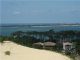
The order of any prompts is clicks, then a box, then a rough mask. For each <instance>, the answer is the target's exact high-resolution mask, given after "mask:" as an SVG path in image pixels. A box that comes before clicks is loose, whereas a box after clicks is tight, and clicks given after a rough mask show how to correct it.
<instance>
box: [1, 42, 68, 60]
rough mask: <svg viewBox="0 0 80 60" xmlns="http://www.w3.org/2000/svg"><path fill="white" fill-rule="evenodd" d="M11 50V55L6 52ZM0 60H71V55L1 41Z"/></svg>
mask: <svg viewBox="0 0 80 60" xmlns="http://www.w3.org/2000/svg"><path fill="white" fill-rule="evenodd" d="M6 51H10V55H5V53H4V52H6ZM0 60H70V58H69V57H67V56H65V55H62V54H59V53H56V52H52V51H47V50H40V49H34V48H29V47H25V46H21V45H18V44H16V43H13V42H11V41H5V42H4V43H3V44H1V43H0Z"/></svg>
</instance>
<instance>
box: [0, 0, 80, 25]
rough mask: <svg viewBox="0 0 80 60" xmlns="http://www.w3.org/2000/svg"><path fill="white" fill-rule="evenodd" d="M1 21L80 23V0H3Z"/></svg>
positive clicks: (3, 22) (0, 12) (0, 3)
mask: <svg viewBox="0 0 80 60" xmlns="http://www.w3.org/2000/svg"><path fill="white" fill-rule="evenodd" d="M0 5H1V6H0V8H1V9H0V18H1V19H0V23H2V24H5V23H10V24H11V23H80V0H2V1H0Z"/></svg>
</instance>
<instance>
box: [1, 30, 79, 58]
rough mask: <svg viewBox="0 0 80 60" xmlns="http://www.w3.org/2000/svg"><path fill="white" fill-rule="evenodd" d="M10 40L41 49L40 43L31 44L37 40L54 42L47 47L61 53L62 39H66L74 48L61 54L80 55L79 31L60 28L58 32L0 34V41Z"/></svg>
mask: <svg viewBox="0 0 80 60" xmlns="http://www.w3.org/2000/svg"><path fill="white" fill-rule="evenodd" d="M6 40H10V41H13V42H15V43H17V44H21V45H23V46H28V47H32V48H37V49H43V47H42V46H41V45H33V44H34V43H37V42H43V43H44V42H47V41H48V42H55V43H56V46H55V47H53V48H51V49H48V50H52V51H56V52H59V53H63V48H62V40H67V41H69V42H72V43H73V44H74V46H75V49H72V50H67V51H65V52H64V53H63V54H66V55H69V56H71V57H74V58H75V57H76V56H79V55H80V31H73V30H62V31H59V32H55V31H54V30H49V31H44V32H38V31H28V32H23V31H16V32H13V33H11V35H10V36H0V42H2V43H3V41H6Z"/></svg>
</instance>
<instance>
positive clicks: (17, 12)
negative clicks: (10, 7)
mask: <svg viewBox="0 0 80 60" xmlns="http://www.w3.org/2000/svg"><path fill="white" fill-rule="evenodd" d="M19 13H21V12H20V11H16V12H13V14H19Z"/></svg>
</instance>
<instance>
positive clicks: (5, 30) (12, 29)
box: [0, 26, 80, 35]
mask: <svg viewBox="0 0 80 60" xmlns="http://www.w3.org/2000/svg"><path fill="white" fill-rule="evenodd" d="M50 29H53V30H54V31H55V32H57V31H61V30H77V31H80V26H50V27H49V26H47V27H1V28H0V35H10V34H11V33H12V32H15V31H25V32H27V31H48V30H50Z"/></svg>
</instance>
